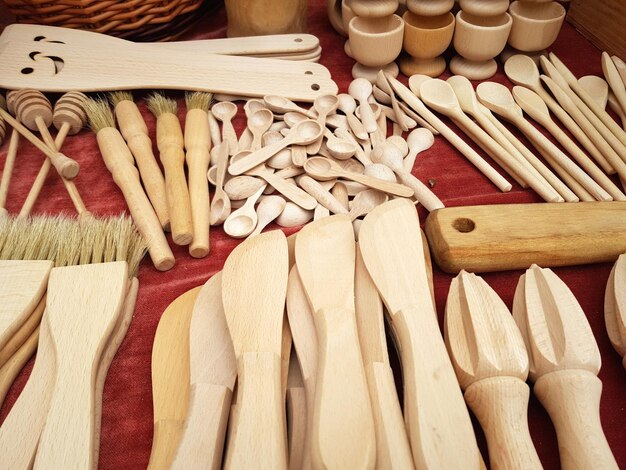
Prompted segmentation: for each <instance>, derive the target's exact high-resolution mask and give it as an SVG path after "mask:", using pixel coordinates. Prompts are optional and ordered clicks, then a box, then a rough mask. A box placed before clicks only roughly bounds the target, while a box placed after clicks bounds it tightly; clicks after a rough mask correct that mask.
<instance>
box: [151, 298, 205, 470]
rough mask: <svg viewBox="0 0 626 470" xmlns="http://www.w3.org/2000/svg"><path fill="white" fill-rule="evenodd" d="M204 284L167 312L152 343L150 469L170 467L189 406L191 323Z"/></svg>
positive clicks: (173, 303)
mask: <svg viewBox="0 0 626 470" xmlns="http://www.w3.org/2000/svg"><path fill="white" fill-rule="evenodd" d="M199 292H200V287H196V288H194V289H191V290H189V291H187V292H185V293H184V294H182V295H180V296H179V297H177V298H176V299H175V300H174V301H173V302H172V303H171V304H170V305H169V306H168V307H167V308H166V309H165V311H164V312H163V314H162V315H161V319H160V320H159V326H158V327H157V331H156V334H155V336H154V343H153V345H152V402H153V407H154V434H153V437H152V452H151V454H150V461H149V463H148V468H149V469H154V470H157V469H167V468H169V467H170V465H171V463H172V460H173V459H174V455H175V453H176V449H177V447H178V443H179V442H180V439H181V436H182V434H183V425H184V421H185V418H186V416H187V409H188V407H189V389H190V385H189V383H190V378H189V377H190V375H189V374H190V372H189V361H190V356H189V324H190V322H191V315H192V312H193V306H194V303H195V301H196V297H197V296H198V293H199Z"/></svg>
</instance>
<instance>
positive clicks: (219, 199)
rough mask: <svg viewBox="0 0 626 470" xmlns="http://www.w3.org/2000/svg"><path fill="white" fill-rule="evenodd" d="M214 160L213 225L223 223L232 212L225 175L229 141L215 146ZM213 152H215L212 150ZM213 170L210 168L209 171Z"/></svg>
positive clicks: (211, 218) (211, 219) (210, 212)
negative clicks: (215, 168) (225, 185)
mask: <svg viewBox="0 0 626 470" xmlns="http://www.w3.org/2000/svg"><path fill="white" fill-rule="evenodd" d="M213 151H214V152H215V153H214V154H213V157H214V160H215V161H216V162H217V165H216V166H217V171H216V174H215V195H214V196H213V199H212V200H211V209H210V211H209V214H210V219H209V223H210V224H211V225H220V224H222V223H223V222H224V221H225V220H226V218H227V217H228V215H229V214H230V199H229V198H228V195H227V194H226V193H225V192H224V188H223V186H224V177H225V176H226V166H227V165H228V142H222V143H220V144H218V145H217V147H214V148H213ZM211 153H213V152H211ZM210 172H211V170H209V173H210Z"/></svg>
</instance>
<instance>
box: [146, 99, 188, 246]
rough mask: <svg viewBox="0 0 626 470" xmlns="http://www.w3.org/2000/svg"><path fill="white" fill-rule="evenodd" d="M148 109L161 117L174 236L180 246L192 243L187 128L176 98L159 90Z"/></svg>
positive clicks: (159, 128) (159, 135)
mask: <svg viewBox="0 0 626 470" xmlns="http://www.w3.org/2000/svg"><path fill="white" fill-rule="evenodd" d="M148 108H149V109H150V111H152V113H153V114H154V115H155V116H156V118H157V147H158V148H159V153H160V157H161V163H163V169H164V171H165V191H166V195H167V207H168V211H169V214H170V226H171V229H172V239H173V240H174V243H176V244H177V245H189V244H190V243H191V241H192V239H193V224H192V221H191V202H190V200H189V190H188V189H187V180H186V179H185V151H184V149H183V146H184V138H183V131H182V129H181V127H180V122H179V121H178V116H176V111H177V108H178V106H177V105H176V101H174V100H172V99H169V98H167V97H165V96H163V95H160V94H158V93H155V94H153V95H151V96H150V97H149V98H148Z"/></svg>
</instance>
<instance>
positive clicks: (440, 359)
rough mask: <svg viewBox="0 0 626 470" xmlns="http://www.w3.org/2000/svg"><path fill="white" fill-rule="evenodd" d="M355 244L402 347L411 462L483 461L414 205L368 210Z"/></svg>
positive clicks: (471, 464) (462, 464)
mask: <svg viewBox="0 0 626 470" xmlns="http://www.w3.org/2000/svg"><path fill="white" fill-rule="evenodd" d="M435 213H436V212H435ZM359 245H360V248H361V254H362V255H363V260H364V262H365V266H366V267H367V270H368V272H369V274H370V276H371V277H372V280H373V281H374V284H375V285H376V287H377V288H378V291H379V293H380V296H381V297H382V299H383V302H384V303H385V305H386V307H387V311H388V312H389V316H390V320H391V324H392V328H393V330H394V331H395V332H396V335H397V337H398V343H399V349H400V350H401V351H402V354H401V358H400V359H401V361H402V372H403V379H404V380H403V382H404V399H405V402H404V410H405V421H406V423H407V433H408V436H409V440H410V442H411V449H412V451H413V459H414V462H415V467H416V468H474V469H478V468H480V467H481V463H482V459H481V457H480V452H479V450H478V446H477V444H476V438H475V437H474V431H473V428H472V423H471V420H470V417H469V413H468V411H467V408H466V406H465V403H464V401H463V396H462V394H461V391H460V389H459V385H458V382H457V380H456V377H455V375H454V369H453V368H452V364H451V362H450V358H449V356H448V353H447V351H446V347H445V344H444V341H443V338H442V337H441V332H440V331H439V325H438V323H437V314H436V310H435V306H434V304H433V299H432V296H431V292H430V286H429V281H428V275H427V270H426V262H425V258H424V249H423V246H422V236H421V233H420V227H419V220H418V217H417V212H416V211H415V207H414V206H413V204H412V203H411V202H410V201H408V200H404V199H395V200H393V201H389V202H387V203H385V204H383V205H381V206H378V207H377V208H376V209H374V210H373V211H372V212H370V213H369V214H368V215H367V216H366V217H365V221H364V222H363V224H362V225H361V228H360V232H359ZM426 429H427V430H428V431H427V432H426V431H424V430H426Z"/></svg>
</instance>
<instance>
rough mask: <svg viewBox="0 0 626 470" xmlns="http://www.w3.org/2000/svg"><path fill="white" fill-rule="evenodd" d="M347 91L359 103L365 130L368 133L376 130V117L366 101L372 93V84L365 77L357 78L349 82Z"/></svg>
mask: <svg viewBox="0 0 626 470" xmlns="http://www.w3.org/2000/svg"><path fill="white" fill-rule="evenodd" d="M348 93H349V94H350V96H352V97H353V98H354V99H355V100H357V101H358V102H359V105H361V106H360V108H361V122H362V123H363V127H364V128H365V130H366V131H367V132H368V133H370V134H371V133H372V132H376V130H377V129H378V126H377V124H376V119H375V118H374V114H373V113H372V110H371V108H370V106H369V104H368V101H367V99H368V98H369V97H370V95H371V94H372V84H371V83H370V82H369V81H368V80H366V79H365V78H357V79H355V80H353V81H352V82H351V83H350V86H349V87H348Z"/></svg>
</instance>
